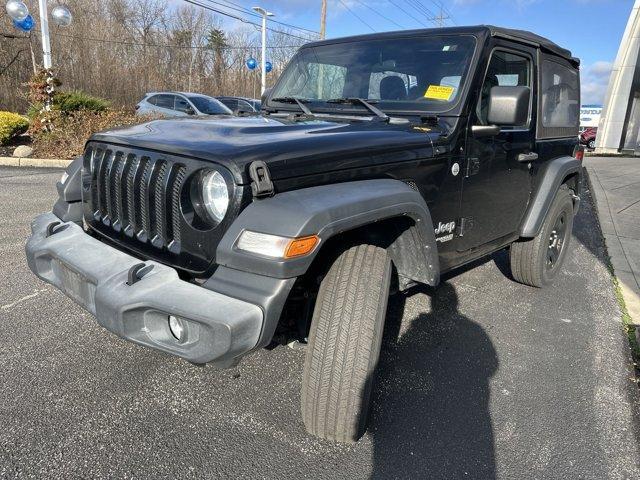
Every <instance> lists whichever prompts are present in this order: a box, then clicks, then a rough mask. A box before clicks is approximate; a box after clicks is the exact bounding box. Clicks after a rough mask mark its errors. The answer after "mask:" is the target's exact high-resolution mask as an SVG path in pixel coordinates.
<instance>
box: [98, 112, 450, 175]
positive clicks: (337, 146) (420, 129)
mask: <svg viewBox="0 0 640 480" xmlns="http://www.w3.org/2000/svg"><path fill="white" fill-rule="evenodd" d="M440 133H441V129H440V128H439V127H426V126H422V125H417V124H411V123H401V124H393V123H384V122H378V121H368V120H363V121H359V120H358V121H328V120H319V119H315V120H306V121H299V120H293V119H286V118H273V117H266V116H254V117H218V118H185V119H171V120H155V121H152V122H148V123H144V124H141V125H136V126H133V127H127V128H122V129H115V130H108V131H104V132H101V133H97V134H95V135H93V136H92V137H91V140H93V141H100V142H106V143H111V144H117V145H123V146H127V147H137V148H143V149H148V150H155V151H159V152H165V153H170V154H174V155H182V156H186V157H191V158H198V159H201V160H206V161H211V162H214V163H218V164H221V165H224V166H226V167H227V168H228V169H229V170H231V172H232V173H233V174H234V177H235V178H236V181H237V182H238V183H244V184H246V183H249V181H250V180H249V175H248V167H249V164H250V163H251V162H253V161H254V160H263V161H265V162H266V163H267V164H268V165H269V171H270V173H271V177H272V178H273V179H274V180H279V179H285V178H291V177H297V176H301V175H313V174H318V173H323V172H330V171H335V170H345V169H351V168H358V167H362V166H366V165H368V166H373V165H380V164H385V163H393V162H397V161H406V160H417V159H420V158H426V157H430V156H432V155H433V145H434V143H435V142H436V141H437V139H438V137H439V136H440ZM399 151H401V152H402V154H401V155H398V154H397V152H399ZM394 153H396V154H395V155H394Z"/></svg>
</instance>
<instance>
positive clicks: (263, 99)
mask: <svg viewBox="0 0 640 480" xmlns="http://www.w3.org/2000/svg"><path fill="white" fill-rule="evenodd" d="M272 90H273V88H265V90H264V93H263V94H262V97H260V102H261V103H262V105H264V104H266V103H267V98H269V96H270V95H271V91H272Z"/></svg>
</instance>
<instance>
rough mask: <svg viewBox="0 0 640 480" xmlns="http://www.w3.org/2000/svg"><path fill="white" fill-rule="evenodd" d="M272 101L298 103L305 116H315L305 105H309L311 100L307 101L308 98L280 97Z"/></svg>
mask: <svg viewBox="0 0 640 480" xmlns="http://www.w3.org/2000/svg"><path fill="white" fill-rule="evenodd" d="M271 100H272V101H274V102H279V103H296V104H297V105H298V107H300V110H302V112H303V113H304V114H305V115H309V116H313V112H312V111H311V110H309V107H307V106H306V105H305V103H309V100H307V99H306V98H296V97H278V98H272V99H271Z"/></svg>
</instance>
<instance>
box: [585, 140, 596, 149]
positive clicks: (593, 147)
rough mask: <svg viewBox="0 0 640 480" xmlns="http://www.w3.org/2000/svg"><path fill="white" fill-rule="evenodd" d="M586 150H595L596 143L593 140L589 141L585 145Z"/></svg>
mask: <svg viewBox="0 0 640 480" xmlns="http://www.w3.org/2000/svg"><path fill="white" fill-rule="evenodd" d="M587 148H588V149H589V150H595V149H596V141H595V140H589V143H587Z"/></svg>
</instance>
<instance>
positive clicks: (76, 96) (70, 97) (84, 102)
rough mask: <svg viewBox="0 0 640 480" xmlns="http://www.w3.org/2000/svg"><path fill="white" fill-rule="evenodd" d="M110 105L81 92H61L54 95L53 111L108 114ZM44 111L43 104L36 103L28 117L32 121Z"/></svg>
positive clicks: (105, 101)
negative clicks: (82, 111)
mask: <svg viewBox="0 0 640 480" xmlns="http://www.w3.org/2000/svg"><path fill="white" fill-rule="evenodd" d="M109 106H110V103H109V101H107V100H104V99H102V98H98V97H94V96H91V95H89V94H87V93H84V92H81V91H79V90H78V91H73V92H60V91H57V92H55V93H54V95H53V103H52V107H53V110H58V111H60V112H63V113H66V114H69V113H73V112H78V111H80V110H88V111H90V112H106V111H107V109H108V108H109ZM40 110H42V103H34V104H32V105H31V106H30V107H29V111H28V112H27V116H28V117H29V118H31V119H33V118H35V117H36V116H37V115H38V114H39V113H40Z"/></svg>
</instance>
